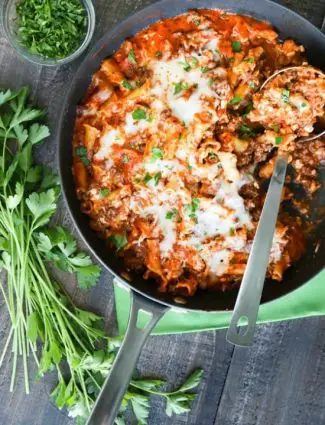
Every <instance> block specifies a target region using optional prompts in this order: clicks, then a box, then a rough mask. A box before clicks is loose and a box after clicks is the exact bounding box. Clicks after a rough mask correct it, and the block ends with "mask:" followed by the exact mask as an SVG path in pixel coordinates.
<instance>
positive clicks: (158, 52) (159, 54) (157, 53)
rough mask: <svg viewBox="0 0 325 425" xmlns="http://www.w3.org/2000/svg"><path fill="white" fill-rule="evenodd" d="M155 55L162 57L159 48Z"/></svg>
mask: <svg viewBox="0 0 325 425" xmlns="http://www.w3.org/2000/svg"><path fill="white" fill-rule="evenodd" d="M155 56H156V58H158V59H160V58H161V57H162V52H161V51H160V50H157V51H156V53H155Z"/></svg>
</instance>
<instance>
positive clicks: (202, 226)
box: [194, 204, 234, 240]
mask: <svg viewBox="0 0 325 425" xmlns="http://www.w3.org/2000/svg"><path fill="white" fill-rule="evenodd" d="M233 225H234V219H233V217H232V216H231V215H230V214H228V211H227V209H225V208H223V207H222V206H221V205H218V204H211V205H209V206H208V208H206V210H203V211H202V210H200V211H198V213H197V223H196V224H195V226H194V234H195V235H196V236H197V237H198V238H199V239H200V240H204V239H206V238H208V237H212V236H216V235H225V234H229V232H230V228H231V227H233Z"/></svg>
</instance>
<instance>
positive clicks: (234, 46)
mask: <svg viewBox="0 0 325 425" xmlns="http://www.w3.org/2000/svg"><path fill="white" fill-rule="evenodd" d="M231 47H232V50H233V52H237V53H239V52H241V42H240V41H233V42H232V43H231Z"/></svg>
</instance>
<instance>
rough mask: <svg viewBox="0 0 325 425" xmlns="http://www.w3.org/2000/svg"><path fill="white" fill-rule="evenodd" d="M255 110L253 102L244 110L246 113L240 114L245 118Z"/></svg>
mask: <svg viewBox="0 0 325 425" xmlns="http://www.w3.org/2000/svg"><path fill="white" fill-rule="evenodd" d="M252 109H253V102H249V103H248V104H247V106H246V108H245V109H244V111H243V112H242V113H241V114H240V115H241V116H245V115H247V114H249V113H250V111H251V110H252Z"/></svg>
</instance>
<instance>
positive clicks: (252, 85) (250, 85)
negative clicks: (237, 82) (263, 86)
mask: <svg viewBox="0 0 325 425" xmlns="http://www.w3.org/2000/svg"><path fill="white" fill-rule="evenodd" d="M248 86H249V87H250V88H251V89H254V88H255V83H254V81H250V82H249V83H248Z"/></svg>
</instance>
